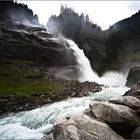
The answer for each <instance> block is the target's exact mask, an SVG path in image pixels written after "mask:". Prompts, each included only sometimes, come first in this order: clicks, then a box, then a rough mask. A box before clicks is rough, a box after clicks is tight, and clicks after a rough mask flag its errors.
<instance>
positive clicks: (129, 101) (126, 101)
mask: <svg viewBox="0 0 140 140" xmlns="http://www.w3.org/2000/svg"><path fill="white" fill-rule="evenodd" d="M109 103H114V104H120V105H125V106H128V107H130V108H131V109H138V108H140V100H139V99H137V98H136V97H132V96H120V97H115V98H112V99H110V100H109Z"/></svg>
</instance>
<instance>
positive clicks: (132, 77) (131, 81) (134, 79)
mask: <svg viewBox="0 0 140 140" xmlns="http://www.w3.org/2000/svg"><path fill="white" fill-rule="evenodd" d="M138 83H140V67H133V68H131V69H130V71H129V74H128V76H127V82H126V86H128V87H131V88H132V87H134V86H135V85H137V84H138Z"/></svg>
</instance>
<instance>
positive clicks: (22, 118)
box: [0, 87, 128, 140]
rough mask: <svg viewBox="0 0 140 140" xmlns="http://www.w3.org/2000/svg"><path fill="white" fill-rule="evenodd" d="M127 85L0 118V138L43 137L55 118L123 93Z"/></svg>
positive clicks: (11, 139) (79, 110) (50, 128)
mask: <svg viewBox="0 0 140 140" xmlns="http://www.w3.org/2000/svg"><path fill="white" fill-rule="evenodd" d="M127 90H128V88H127V87H110V88H104V89H103V90H102V91H100V92H97V93H90V96H89V97H82V98H73V99H69V100H66V101H61V102H57V103H53V104H51V105H46V106H43V107H40V108H37V109H34V110H31V111H25V112H21V113H16V114H10V115H9V116H8V117H4V118H1V119H0V139H6V140H8V139H10V140H14V139H36V140H39V139H41V138H43V137H44V136H45V135H46V134H47V133H49V132H51V130H52V127H53V124H54V122H55V120H56V119H57V118H59V117H62V116H70V115H73V114H74V113H77V112H81V111H83V110H85V109H86V108H88V107H89V104H90V103H92V104H93V103H94V102H96V101H107V100H109V99H110V98H112V97H116V96H120V95H123V94H124V93H125V92H126V91H127Z"/></svg>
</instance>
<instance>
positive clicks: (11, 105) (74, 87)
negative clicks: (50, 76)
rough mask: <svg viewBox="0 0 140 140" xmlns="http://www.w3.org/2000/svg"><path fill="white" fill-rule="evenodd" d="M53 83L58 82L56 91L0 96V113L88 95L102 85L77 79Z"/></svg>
mask: <svg viewBox="0 0 140 140" xmlns="http://www.w3.org/2000/svg"><path fill="white" fill-rule="evenodd" d="M55 84H58V85H59V86H60V87H61V89H60V90H59V91H57V92H48V93H46V92H42V93H38V92H37V93H34V94H29V95H28V94H26V95H23V96H17V95H7V96H0V106H1V109H0V115H4V114H9V113H11V112H18V111H26V110H31V109H34V108H37V107H41V106H42V105H45V104H50V103H54V102H57V101H62V100H65V99H68V98H72V97H84V96H88V95H89V92H98V91H101V89H102V85H99V84H97V83H94V82H83V83H80V82H78V81H67V80H61V81H55Z"/></svg>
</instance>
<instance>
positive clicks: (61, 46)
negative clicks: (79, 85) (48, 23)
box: [0, 1, 76, 67]
mask: <svg viewBox="0 0 140 140" xmlns="http://www.w3.org/2000/svg"><path fill="white" fill-rule="evenodd" d="M25 22H28V23H30V24H26V23H25ZM0 39H1V41H0V58H1V59H20V60H29V61H34V62H37V63H40V64H41V63H43V64H45V65H46V66H48V67H50V66H51V67H56V66H68V65H75V64H76V60H75V57H74V55H73V52H72V50H71V49H70V48H69V46H68V44H67V43H63V42H62V41H60V40H59V39H57V38H55V40H54V36H53V35H52V34H49V33H48V32H47V30H46V29H45V28H44V27H42V26H41V25H39V22H38V19H37V16H34V15H33V12H32V10H30V9H28V7H27V6H26V5H22V4H17V3H14V2H12V1H6V2H2V3H1V5H0ZM66 47H67V49H66Z"/></svg>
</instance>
